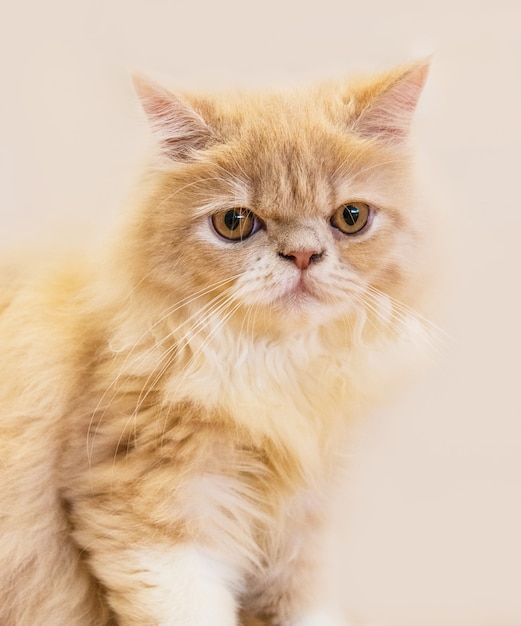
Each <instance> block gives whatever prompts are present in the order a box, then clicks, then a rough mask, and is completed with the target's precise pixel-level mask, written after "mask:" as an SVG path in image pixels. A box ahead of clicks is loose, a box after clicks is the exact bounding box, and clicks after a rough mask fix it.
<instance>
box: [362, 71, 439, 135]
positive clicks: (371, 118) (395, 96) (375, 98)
mask: <svg viewBox="0 0 521 626" xmlns="http://www.w3.org/2000/svg"><path fill="white" fill-rule="evenodd" d="M428 71H429V61H428V60H427V61H423V62H421V63H418V64H415V65H413V66H409V67H407V68H401V69H398V70H395V71H394V72H391V73H389V74H386V75H384V76H383V77H381V78H380V79H379V80H377V81H375V82H372V83H370V84H368V85H365V86H364V87H365V88H363V89H362V90H361V92H360V98H359V99H358V102H357V109H358V113H357V118H356V121H355V125H354V130H355V132H357V134H359V135H361V136H363V137H370V138H374V139H377V140H383V141H385V142H387V143H391V144H400V143H402V142H403V141H404V140H405V139H406V138H407V136H408V134H409V129H410V126H411V120H412V116H413V113H414V110H415V108H416V105H417V103H418V99H419V97H420V94H421V92H422V90H423V86H424V84H425V81H426V79H427V74H428Z"/></svg>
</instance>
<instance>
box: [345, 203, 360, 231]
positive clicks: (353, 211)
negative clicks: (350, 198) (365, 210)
mask: <svg viewBox="0 0 521 626" xmlns="http://www.w3.org/2000/svg"><path fill="white" fill-rule="evenodd" d="M359 217H360V210H359V209H357V208H356V207H355V206H353V205H352V204H348V205H347V206H346V207H345V208H344V220H345V222H346V224H349V226H354V225H355V224H356V222H357V221H358V218H359Z"/></svg>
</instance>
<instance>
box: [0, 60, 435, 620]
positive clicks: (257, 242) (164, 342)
mask: <svg viewBox="0 0 521 626" xmlns="http://www.w3.org/2000/svg"><path fill="white" fill-rule="evenodd" d="M425 76H426V65H425V64H419V65H415V66H409V67H404V68H403V67H402V68H397V69H395V70H392V71H390V72H386V73H384V74H381V75H379V76H376V77H370V78H364V79H357V80H353V81H351V82H345V83H331V84H325V85H321V86H318V87H315V88H311V89H307V90H305V89H302V90H294V91H288V92H275V93H271V92H268V93H255V94H248V93H238V94H234V95H215V96H212V97H210V96H203V95H194V94H189V95H184V96H181V97H177V96H174V95H172V94H171V93H169V92H168V91H166V90H164V89H163V88H161V87H158V86H157V85H153V84H151V83H149V82H148V81H146V80H144V79H136V91H137V93H138V95H139V97H140V100H141V102H142V104H143V108H144V110H145V112H146V114H147V116H148V118H149V120H150V123H151V126H152V130H153V133H154V135H155V137H156V140H157V144H158V153H157V155H156V158H155V159H154V161H153V163H152V164H151V166H150V167H149V169H148V170H147V172H146V174H145V175H144V177H143V179H142V180H141V181H140V184H139V187H138V192H137V199H136V201H135V203H134V206H132V207H129V210H128V212H127V213H126V214H125V216H124V219H123V220H122V224H121V227H120V229H119V230H118V234H117V237H116V238H115V241H114V245H113V246H112V247H110V249H109V250H108V251H107V254H106V255H104V256H103V257H102V258H98V259H91V260H90V261H89V262H85V261H81V260H80V261H77V262H75V261H72V260H69V261H67V262H66V263H63V264H61V265H59V266H58V267H54V268H53V269H52V270H49V271H46V272H39V273H37V274H35V275H34V276H32V277H30V278H27V275H26V274H24V275H25V276H26V277H25V278H23V279H22V278H19V279H15V278H14V277H13V278H12V279H11V280H10V281H9V284H8V285H7V284H5V285H4V286H3V287H2V295H1V299H0V338H1V339H0V341H1V346H2V358H1V360H0V435H1V437H0V467H1V474H0V536H1V544H0V594H1V596H0V623H1V624H2V625H4V626H33V625H34V624H43V625H45V626H61V625H63V626H106V625H108V624H121V625H138V624H139V625H140V626H142V625H156V624H157V625H158V624H161V625H174V624H175V625H179V626H205V625H206V624H207V625H208V626H210V624H211V625H212V626H214V625H215V626H234V625H235V624H238V623H239V620H240V619H244V620H247V619H252V620H253V619H260V620H262V623H266V624H270V625H272V626H301V625H302V626H304V625H306V626H329V625H333V624H339V623H341V622H340V621H335V620H336V619H337V618H334V617H330V616H329V613H327V611H325V610H324V612H321V611H322V608H321V606H322V600H323V598H322V596H321V591H320V590H321V587H320V584H319V573H318V571H319V568H318V566H317V565H316V563H317V560H320V559H319V558H317V557H320V550H319V549H318V548H317V546H318V545H319V544H318V541H317V538H318V536H319V535H320V532H321V527H322V525H323V519H324V518H325V511H326V509H327V500H328V497H329V494H330V486H331V484H332V483H333V482H334V478H335V475H336V473H337V472H338V465H339V464H340V463H341V460H340V457H341V456H342V453H343V452H345V449H346V440H347V438H348V430H349V425H350V424H351V423H352V422H353V420H354V419H355V418H356V417H357V416H358V415H360V414H361V413H363V412H364V411H365V410H366V409H367V407H369V406H371V404H372V403H373V401H374V400H379V399H380V398H381V397H383V396H384V395H385V394H386V392H387V391H388V390H389V389H392V388H394V386H395V385H396V383H397V381H398V380H399V369H400V368H399V365H398V363H399V362H400V357H401V355H403V354H408V353H409V351H410V349H411V348H415V346H416V344H420V343H422V341H423V338H424V337H425V336H427V335H428V333H429V328H428V325H427V324H426V322H425V321H424V319H423V318H422V317H421V316H420V315H419V314H418V313H416V312H415V311H419V310H421V306H422V302H423V293H424V287H425V284H426V283H428V278H427V275H428V269H429V268H428V262H427V261H428V258H429V256H428V247H429V246H428V242H429V232H428V228H427V224H428V223H429V209H428V207H427V205H425V204H424V203H423V202H422V201H421V196H420V195H419V193H418V192H417V188H416V181H415V171H414V163H413V159H412V156H411V149H410V145H409V144H410V142H409V139H408V134H409V125H410V121H411V116H412V113H413V110H414V108H415V105H416V102H417V99H418V97H419V94H420V92H421V89H422V86H423V82H424V80H425ZM349 202H363V203H366V204H367V205H369V206H371V207H372V209H371V210H372V211H373V213H372V218H371V219H372V220H373V221H372V223H371V224H370V225H369V227H368V228H367V229H366V230H365V231H364V232H362V233H360V234H358V235H354V236H350V235H345V234H343V233H342V232H339V231H338V230H337V229H335V228H334V227H333V226H332V225H331V223H330V219H331V216H332V215H333V213H334V212H335V211H336V210H337V209H338V207H342V206H343V205H345V204H346V203H349ZM233 207H246V208H247V209H249V210H250V211H252V212H253V214H254V215H255V216H256V218H257V219H258V224H260V227H259V230H258V231H257V232H255V233H254V234H253V235H252V236H251V237H249V238H248V239H245V240H244V241H240V242H238V243H231V242H229V241H226V240H223V239H222V238H221V237H219V236H218V235H217V234H216V233H215V232H213V231H212V226H211V219H210V218H211V216H212V215H214V214H216V213H218V212H219V211H223V210H229V209H230V208H233ZM317 246H318V247H320V250H318V249H315V248H317ZM299 251H304V252H303V253H306V251H312V252H315V253H316V256H315V257H314V259H315V260H316V262H313V263H311V261H310V263H311V264H310V266H309V267H308V268H307V269H302V270H301V269H299V268H298V267H295V263H296V261H295V258H296V257H295V254H296V252H299ZM318 252H320V255H319V254H318ZM318 260H320V262H318ZM300 276H303V278H302V281H303V284H304V285H305V287H301V286H299V284H298V279H299V277H300ZM296 281H297V282H296ZM3 282H4V283H7V280H5V279H4V281H3ZM317 552H318V555H317ZM205 604H207V605H208V606H205ZM239 614H241V615H242V618H240V617H239ZM247 616H249V617H247Z"/></svg>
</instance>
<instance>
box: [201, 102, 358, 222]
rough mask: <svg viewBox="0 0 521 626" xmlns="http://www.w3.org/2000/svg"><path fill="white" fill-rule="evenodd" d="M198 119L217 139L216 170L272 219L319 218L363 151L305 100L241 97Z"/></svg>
mask: <svg viewBox="0 0 521 626" xmlns="http://www.w3.org/2000/svg"><path fill="white" fill-rule="evenodd" d="M203 115H204V117H205V118H206V119H209V120H210V123H211V124H212V125H213V126H214V128H215V129H216V131H217V133H218V134H219V135H220V136H221V137H222V140H223V141H222V145H221V146H220V149H219V150H218V151H217V152H218V159H219V166H220V167H221V168H222V170H223V171H227V172H230V173H233V176H234V177H236V178H238V179H242V180H243V181H244V183H245V184H246V186H247V188H248V191H249V194H250V197H251V201H252V202H253V204H254V208H257V209H258V210H259V211H262V212H264V213H266V217H272V215H270V213H271V212H273V216H275V215H276V216H277V217H281V214H282V217H283V216H284V213H285V212H287V213H288V214H292V213H293V212H294V211H295V209H298V211H299V212H300V213H304V214H307V215H322V214H323V213H324V212H327V211H329V210H330V208H331V204H333V203H334V202H335V194H336V189H337V187H338V186H339V184H340V183H341V182H342V181H343V180H344V179H345V177H346V172H348V171H350V170H353V171H354V169H353V166H354V164H355V163H359V162H361V161H363V160H364V159H363V158H362V153H363V151H364V150H363V148H362V146H361V144H360V141H357V139H356V138H355V137H353V136H352V135H351V134H350V133H349V131H348V125H347V123H345V124H339V123H338V122H337V121H336V120H335V119H333V117H332V116H331V115H330V114H328V111H327V108H326V107H325V105H324V102H322V101H321V100H320V98H317V100H316V101H314V100H312V99H310V98H309V95H308V96H307V97H306V95H305V94H302V95H301V94H299V93H296V94H292V96H291V97H290V96H288V95H284V96H281V95H275V96H264V97H261V96H259V97H258V98H252V97H251V96H245V97H242V98H239V99H238V100H235V101H234V100H231V101H230V100H215V101H213V102H209V103H207V106H206V107H204V110H203Z"/></svg>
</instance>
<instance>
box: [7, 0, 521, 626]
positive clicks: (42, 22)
mask: <svg viewBox="0 0 521 626" xmlns="http://www.w3.org/2000/svg"><path fill="white" fill-rule="evenodd" d="M519 6H521V5H520V4H519V3H518V2H517V0H496V1H495V2H492V0H472V1H470V0H467V1H459V0H453V1H451V2H449V1H448V0H437V1H434V0H431V1H430V2H428V3H422V2H421V1H420V0H394V1H393V2H388V1H386V0H378V1H370V0H369V1H368V0H358V1H357V2H354V1H351V2H349V1H347V0H344V1H340V0H320V1H318V0H312V1H308V2H305V0H301V1H300V2H296V1H291V2H284V0H264V2H261V3H258V4H253V3H248V2H245V1H243V2H240V1H239V0H222V1H215V0H214V1H212V0H206V1H197V0H192V1H190V2H189V1H188V0H171V1H170V2H168V1H166V0H147V1H145V0H90V1H88V0H84V1H81V0H76V1H75V2H74V1H71V0H46V1H45V2H41V1H40V0H19V1H18V2H14V1H11V0H1V3H0V70H1V71H0V85H1V87H0V89H1V99H0V111H1V114H0V207H1V209H0V211H1V229H2V232H1V235H0V241H1V242H2V245H4V246H10V245H18V244H20V243H22V242H24V243H32V244H33V245H34V244H36V243H39V242H41V241H42V240H45V239H47V240H48V239H50V238H52V237H55V238H56V237H58V238H59V239H60V240H66V241H67V242H68V243H71V244H74V245H75V244H76V242H81V241H82V240H86V241H87V240H89V239H91V238H92V237H93V236H94V233H95V232H97V231H98V230H100V231H103V230H105V229H106V226H107V225H108V224H109V223H110V221H111V219H112V216H113V215H114V213H115V212H116V211H117V208H118V206H120V205H121V203H122V201H123V198H124V196H125V194H126V193H128V189H129V186H130V183H131V180H132V178H133V174H134V172H135V171H136V169H137V167H138V164H139V162H140V159H141V157H142V154H143V148H144V146H145V145H146V130H145V127H144V125H143V123H142V121H141V118H140V115H139V112H138V109H137V107H136V106H135V104H134V101H133V99H132V95H131V90H130V86H129V82H128V71H129V70H132V69H138V70H142V71H145V72H149V73H151V74H152V75H153V76H155V77H156V78H160V79H161V78H165V79H167V80H168V82H169V84H170V85H179V86H180V87H189V88H193V87H196V88H207V87H214V86H217V87H221V86H223V85H224V86H236V85H242V86H244V85H245V86H249V85H276V84H287V83H295V82H298V81H303V80H305V81H308V80H310V79H314V78H326V77H331V76H338V75H341V74H343V73H346V72H348V71H349V70H352V69H356V68H362V69H372V68H382V67H385V66H387V65H391V64H393V63H395V62H402V61H406V60H410V59H414V58H416V57H419V56H424V55H426V54H430V53H431V52H435V57H434V64H433V68H432V73H431V78H430V81H429V84H428V87H427V90H426V92H425V95H424V98H423V99H422V102H421V106H420V109H419V112H418V118H417V121H418V123H417V132H418V136H419V141H420V143H421V144H422V146H423V148H424V152H425V154H426V157H425V159H424V160H425V163H426V165H427V168H428V170H429V171H430V177H431V179H432V181H433V189H434V193H435V195H436V196H437V200H438V201H439V202H440V203H442V204H443V205H444V206H445V208H446V210H445V213H444V217H443V218H441V217H440V219H444V220H445V229H446V232H447V242H449V241H450V240H453V241H454V242H455V251H456V254H455V255H454V257H453V259H452V260H451V266H452V272H451V276H452V279H451V287H450V289H447V295H446V298H445V299H446V302H447V306H446V310H447V314H446V317H445V320H444V321H443V324H444V326H445V328H446V329H447V330H448V332H449V333H451V335H452V336H453V338H454V342H453V345H452V347H451V349H450V350H449V351H448V352H447V353H446V354H445V355H444V356H440V357H439V359H438V361H437V363H436V364H435V366H434V367H433V369H432V371H431V372H430V373H429V375H428V376H426V377H425V378H424V379H423V380H422V381H421V382H420V383H419V384H417V385H416V386H415V387H414V388H413V390H412V393H410V394H409V395H407V396H405V397H404V398H403V399H402V400H401V402H400V403H397V404H396V405H395V406H394V407H393V408H392V410H390V411H387V412H382V414H380V415H375V416H372V417H371V418H370V419H368V421H367V422H366V424H365V426H364V427H363V428H362V429H361V432H360V434H359V437H358V439H357V440H356V441H355V442H354V445H353V450H352V451H351V457H352V462H351V467H350V481H349V486H348V487H346V488H345V490H344V491H343V495H342V498H341V501H340V502H339V503H338V506H337V509H338V511H337V533H336V541H335V544H334V546H333V549H332V554H333V558H334V561H335V568H334V573H335V576H334V585H335V588H336V589H337V593H338V594H339V596H340V597H341V599H342V601H343V602H344V604H345V606H346V608H349V610H350V612H351V614H352V615H353V616H354V617H355V618H356V619H359V620H360V622H361V623H365V622H371V623H374V624H387V625H388V626H519V625H520V624H521V539H520V532H521V504H520V498H521V454H520V449H521V408H520V400H519V397H520V391H521V389H520V388H521V376H520V373H521V365H520V362H521V361H520V359H521V345H520V344H521V342H520V337H521V333H520V330H519V323H520V316H521V308H520V304H519V291H520V279H519V274H520V271H519V270H520V261H521V252H520V249H521V211H520V208H519V205H520V199H519V198H520V194H521V192H520V190H519V186H520V184H521V174H520V154H519V151H520V148H521V146H520V143H521V142H520V138H521V132H520V129H521V124H520V122H519V117H520V115H521V9H520V8H518V7H519ZM64 233H68V234H67V235H66V236H65V234H64ZM447 245H448V248H449V247H450V246H449V244H447Z"/></svg>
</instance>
